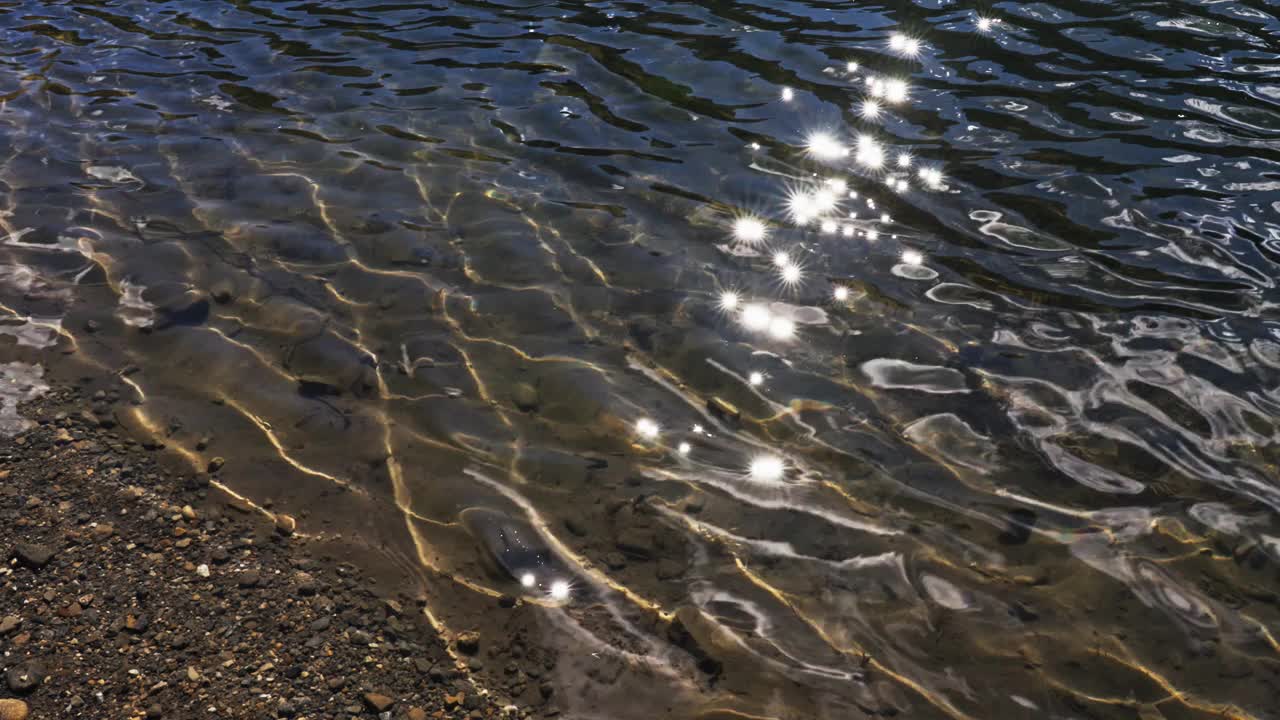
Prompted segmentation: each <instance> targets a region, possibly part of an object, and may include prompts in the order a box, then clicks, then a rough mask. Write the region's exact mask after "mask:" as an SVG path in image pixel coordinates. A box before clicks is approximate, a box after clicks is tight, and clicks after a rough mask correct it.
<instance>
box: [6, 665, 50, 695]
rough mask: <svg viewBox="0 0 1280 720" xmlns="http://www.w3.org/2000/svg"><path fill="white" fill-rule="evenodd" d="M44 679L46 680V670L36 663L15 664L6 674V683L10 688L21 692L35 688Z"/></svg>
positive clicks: (27, 691)
mask: <svg viewBox="0 0 1280 720" xmlns="http://www.w3.org/2000/svg"><path fill="white" fill-rule="evenodd" d="M42 680H44V670H43V669H42V668H41V667H40V666H39V665H36V664H35V663H23V664H21V665H14V666H13V667H11V668H9V670H8V671H7V672H6V673H5V674H4V681H5V684H7V685H8V686H9V689H10V690H12V691H13V692H16V693H19V694H22V693H29V692H31V691H32V690H35V689H36V688H37V687H39V686H40V681H42Z"/></svg>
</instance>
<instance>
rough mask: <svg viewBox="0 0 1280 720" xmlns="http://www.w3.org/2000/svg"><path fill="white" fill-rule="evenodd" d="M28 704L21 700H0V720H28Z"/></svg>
mask: <svg viewBox="0 0 1280 720" xmlns="http://www.w3.org/2000/svg"><path fill="white" fill-rule="evenodd" d="M28 714H29V711H28V710H27V704H26V703H24V702H22V701H21V700H12V699H9V698H3V699H0V720H27V715H28Z"/></svg>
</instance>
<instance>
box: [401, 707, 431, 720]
mask: <svg viewBox="0 0 1280 720" xmlns="http://www.w3.org/2000/svg"><path fill="white" fill-rule="evenodd" d="M404 717H405V720H427V711H426V710H423V709H422V708H420V707H417V706H414V707H411V708H409V711H408V712H406V713H405V714H404Z"/></svg>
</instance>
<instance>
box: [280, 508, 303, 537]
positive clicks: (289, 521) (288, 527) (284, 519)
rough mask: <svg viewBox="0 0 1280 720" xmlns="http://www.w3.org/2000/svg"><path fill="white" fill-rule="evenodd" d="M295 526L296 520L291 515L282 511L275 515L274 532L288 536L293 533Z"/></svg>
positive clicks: (296, 524) (296, 525)
mask: <svg viewBox="0 0 1280 720" xmlns="http://www.w3.org/2000/svg"><path fill="white" fill-rule="evenodd" d="M297 527H298V521H297V520H294V519H293V516H292V515H285V514H284V513H280V514H279V515H276V532H278V533H280V534H281V535H284V536H285V537H288V536H290V535H292V534H293V531H294V530H296V529H297Z"/></svg>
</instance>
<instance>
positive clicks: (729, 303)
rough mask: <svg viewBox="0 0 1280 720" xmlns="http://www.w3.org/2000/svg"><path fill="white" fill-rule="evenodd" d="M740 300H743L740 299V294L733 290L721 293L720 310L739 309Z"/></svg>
mask: <svg viewBox="0 0 1280 720" xmlns="http://www.w3.org/2000/svg"><path fill="white" fill-rule="evenodd" d="M739 300H741V298H739V297H738V293H736V292H734V291H732V290H725V291H724V292H722V293H720V309H721V310H733V309H734V308H736V307H738V302H739Z"/></svg>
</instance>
